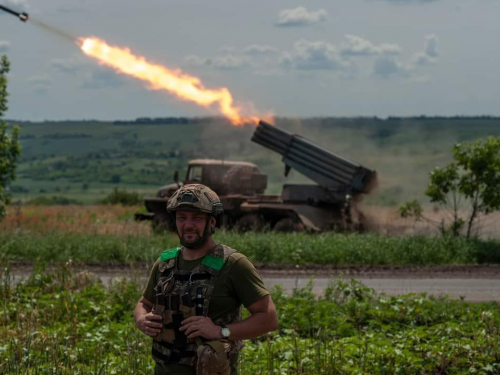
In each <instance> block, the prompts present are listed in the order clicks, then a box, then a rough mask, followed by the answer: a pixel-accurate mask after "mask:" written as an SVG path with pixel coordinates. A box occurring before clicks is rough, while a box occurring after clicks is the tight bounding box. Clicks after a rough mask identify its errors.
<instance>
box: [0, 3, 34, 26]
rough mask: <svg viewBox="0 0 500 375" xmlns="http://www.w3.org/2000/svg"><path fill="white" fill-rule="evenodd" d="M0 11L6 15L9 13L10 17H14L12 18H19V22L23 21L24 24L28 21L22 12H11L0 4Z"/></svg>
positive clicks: (27, 17) (26, 14)
mask: <svg viewBox="0 0 500 375" xmlns="http://www.w3.org/2000/svg"><path fill="white" fill-rule="evenodd" d="M0 9H1V10H4V11H6V12H7V13H10V14H12V15H14V16H16V17H18V18H19V19H20V20H21V21H23V22H26V21H28V20H29V16H28V13H24V12H22V13H20V12H16V11H15V10H12V9H10V8H7V7H6V6H4V5H1V4H0Z"/></svg>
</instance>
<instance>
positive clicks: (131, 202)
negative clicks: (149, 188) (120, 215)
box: [101, 188, 142, 206]
mask: <svg viewBox="0 0 500 375" xmlns="http://www.w3.org/2000/svg"><path fill="white" fill-rule="evenodd" d="M101 203H102V204H121V205H123V206H136V205H138V204H141V203H142V198H141V196H140V195H139V194H138V193H137V192H128V191H127V190H126V189H123V190H121V189H118V188H114V189H113V191H112V192H111V193H110V194H109V195H108V196H107V197H106V198H104V199H103V200H102V201H101Z"/></svg>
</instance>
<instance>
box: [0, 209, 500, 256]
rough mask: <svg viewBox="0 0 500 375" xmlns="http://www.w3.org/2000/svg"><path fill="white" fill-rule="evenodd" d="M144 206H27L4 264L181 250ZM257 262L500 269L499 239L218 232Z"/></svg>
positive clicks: (5, 239)
mask: <svg viewBox="0 0 500 375" xmlns="http://www.w3.org/2000/svg"><path fill="white" fill-rule="evenodd" d="M137 209H138V207H121V206H62V207H58V206H51V207H43V206H42V207H40V206H21V207H18V208H17V209H10V213H9V216H7V218H6V219H5V220H4V221H3V222H1V223H0V261H4V262H12V261H23V262H34V261H43V262H53V261H68V260H70V259H72V260H74V261H83V262H90V263H101V262H115V263H120V262H127V263H130V262H139V261H147V262H152V261H154V260H155V259H157V257H158V256H159V254H160V253H161V252H162V251H164V250H167V249H169V248H173V247H176V246H178V238H177V236H176V235H174V234H165V235H161V236H160V235H153V234H152V233H151V229H150V226H149V224H148V223H144V222H134V221H133V219H132V217H133V213H134V212H135V211H136V210H137ZM215 240H216V241H218V242H220V243H225V244H229V245H230V246H232V247H234V248H235V249H237V250H239V251H241V252H242V253H244V254H245V255H247V256H248V257H249V258H251V259H252V260H253V261H254V262H257V263H263V264H269V263H273V264H286V265H306V264H324V265H328V264H329V265H362V264H366V265H437V264H481V263H495V264H496V263H500V243H499V242H498V240H474V241H465V240H464V239H461V238H443V237H440V236H423V235H415V236H398V237H394V236H387V235H379V234H376V233H364V234H360V233H351V234H342V233H334V232H327V233H323V234H316V235H310V234H305V233H274V232H264V233H250V232H249V233H245V234H240V233H236V232H227V231H219V232H218V233H216V235H215Z"/></svg>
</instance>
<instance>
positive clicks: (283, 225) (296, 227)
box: [273, 217, 305, 233]
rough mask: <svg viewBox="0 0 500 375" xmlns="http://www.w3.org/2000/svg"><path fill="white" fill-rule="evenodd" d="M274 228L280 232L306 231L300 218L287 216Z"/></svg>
mask: <svg viewBox="0 0 500 375" xmlns="http://www.w3.org/2000/svg"><path fill="white" fill-rule="evenodd" d="M273 230H274V231H275V232H280V233H292V232H304V231H305V227H304V225H303V224H302V223H301V222H299V220H298V219H294V218H291V217H285V218H284V219H281V220H279V221H278V222H277V223H276V224H275V225H274V228H273Z"/></svg>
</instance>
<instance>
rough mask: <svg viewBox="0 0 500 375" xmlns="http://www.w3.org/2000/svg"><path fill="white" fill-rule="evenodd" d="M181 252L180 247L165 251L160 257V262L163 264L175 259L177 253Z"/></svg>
mask: <svg viewBox="0 0 500 375" xmlns="http://www.w3.org/2000/svg"><path fill="white" fill-rule="evenodd" d="M180 252H181V248H180V247H176V248H175V249H170V250H166V251H164V252H163V253H161V255H160V261H161V262H165V261H166V260H169V259H172V258H177V257H178V256H179V253H180Z"/></svg>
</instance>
